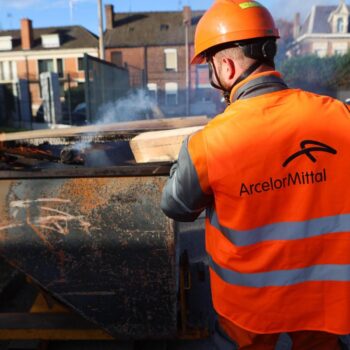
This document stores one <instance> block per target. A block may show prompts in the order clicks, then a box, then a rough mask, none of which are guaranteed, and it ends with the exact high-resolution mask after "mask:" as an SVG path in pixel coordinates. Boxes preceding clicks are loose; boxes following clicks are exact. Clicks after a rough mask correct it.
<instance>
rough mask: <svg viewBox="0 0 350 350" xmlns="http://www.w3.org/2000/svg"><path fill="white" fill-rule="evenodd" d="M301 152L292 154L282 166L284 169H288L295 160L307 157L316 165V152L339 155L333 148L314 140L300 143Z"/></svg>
mask: <svg viewBox="0 0 350 350" xmlns="http://www.w3.org/2000/svg"><path fill="white" fill-rule="evenodd" d="M300 148H301V150H300V151H298V152H295V153H294V154H292V155H291V156H290V157H289V158H287V159H286V160H285V162H284V163H283V164H282V166H283V167H286V166H287V165H288V164H289V163H290V162H292V161H293V160H294V159H296V158H298V157H300V156H303V155H305V156H306V157H308V158H309V159H310V160H311V161H312V162H313V163H316V161H317V159H316V158H315V157H314V155H313V153H315V152H327V153H331V154H337V151H336V150H335V149H334V148H332V147H331V146H328V145H326V144H325V143H322V142H319V141H313V140H304V141H301V142H300Z"/></svg>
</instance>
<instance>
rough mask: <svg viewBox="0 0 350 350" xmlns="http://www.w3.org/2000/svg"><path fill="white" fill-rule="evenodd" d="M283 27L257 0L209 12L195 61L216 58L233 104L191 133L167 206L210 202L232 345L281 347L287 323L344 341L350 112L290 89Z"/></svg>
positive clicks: (219, 3)
mask: <svg viewBox="0 0 350 350" xmlns="http://www.w3.org/2000/svg"><path fill="white" fill-rule="evenodd" d="M278 37H279V33H278V30H277V28H276V26H275V23H274V21H273V18H272V16H271V14H270V13H269V12H268V10H267V9H266V8H265V7H263V6H262V5H261V4H260V3H258V2H255V1H244V0H216V1H215V2H214V3H213V5H212V6H211V7H210V8H209V9H208V10H207V11H206V12H205V14H204V15H203V16H202V18H201V20H200V21H199V23H198V25H197V28H196V32H195V41H194V51H195V53H194V58H193V59H192V63H193V64H203V63H208V67H209V74H210V79H211V84H212V86H214V87H215V88H217V89H220V90H221V91H222V92H223V94H224V96H225V99H226V100H227V103H228V106H227V108H226V110H225V111H224V112H223V113H222V114H220V115H217V116H216V117H215V118H213V119H212V120H211V121H210V122H209V123H208V124H207V125H206V126H205V127H204V129H202V130H201V131H198V132H196V133H194V134H192V135H191V136H190V137H188V138H186V139H185V141H184V142H183V145H182V147H181V150H180V153H179V157H178V161H177V163H175V165H174V166H173V167H172V169H171V175H170V177H169V179H168V181H167V183H166V185H165V187H164V190H163V194H162V200H161V208H162V210H163V211H164V213H165V214H166V215H167V216H169V217H171V218H173V219H175V220H178V221H193V220H195V219H196V218H197V217H198V216H199V215H200V214H201V213H202V212H203V211H204V210H206V214H205V215H206V251H207V254H208V264H209V270H210V282H211V292H212V300H213V306H214V309H215V311H216V313H217V315H218V324H219V327H220V331H221V333H222V334H225V335H226V336H227V338H228V339H229V340H230V342H231V349H234V348H235V346H237V347H238V349H254V350H259V349H265V350H267V349H274V348H275V346H276V343H277V342H278V340H279V339H280V335H281V334H284V335H285V334H287V335H288V336H289V337H290V339H291V341H292V343H293V347H292V348H293V349H298V350H300V349H305V350H306V349H307V350H313V349H318V350H323V349H324V350H326V349H327V350H333V349H341V345H340V342H339V336H340V335H345V334H349V333H350V112H349V109H348V107H347V106H346V105H345V104H344V103H342V102H340V101H338V100H335V99H333V98H331V97H328V96H320V95H316V94H313V93H310V92H306V91H303V90H300V89H292V88H288V86H287V85H286V83H285V82H284V81H283V78H282V77H281V74H280V73H278V72H277V71H275V68H274V57H275V54H276V39H277V38H278ZM234 344H236V345H234ZM229 348H230V347H229Z"/></svg>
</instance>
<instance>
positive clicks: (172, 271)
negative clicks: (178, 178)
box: [0, 141, 179, 339]
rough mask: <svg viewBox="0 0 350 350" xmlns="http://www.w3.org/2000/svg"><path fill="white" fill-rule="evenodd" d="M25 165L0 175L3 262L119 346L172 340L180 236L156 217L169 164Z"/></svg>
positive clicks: (6, 169) (160, 215) (175, 326)
mask: <svg viewBox="0 0 350 350" xmlns="http://www.w3.org/2000/svg"><path fill="white" fill-rule="evenodd" d="M113 144H114V146H115V147H114V148H113V147H111V144H110V143H109V144H108V147H106V148H107V149H109V150H111V149H112V148H113V150H114V151H115V152H116V150H117V151H120V149H121V148H125V147H126V146H125V144H128V143H125V142H124V143H123V142H122V141H121V144H122V146H121V144H119V143H118V142H115V143H113ZM43 147H45V149H46V150H47V149H48V146H47V142H44V143H43ZM55 147H58V146H55ZM58 148H59V147H58ZM102 148H104V147H102ZM55 152H56V151H55V149H53V151H52V154H55ZM99 152H100V153H101V152H102V151H101V147H99ZM128 152H129V151H127V152H123V154H124V155H125V153H128ZM56 153H57V152H56ZM102 153H103V154H104V153H105V152H102ZM102 153H101V154H102ZM112 153H113V152H112ZM115 154H116V153H115ZM0 155H1V154H0ZM3 156H4V157H5V156H6V152H5V153H4V154H3ZM6 157H7V156H6ZM95 157H96V154H95ZM98 158H101V157H99V156H98ZM119 158H120V157H119ZM4 159H8V158H4ZM11 159H12V158H11ZM11 161H12V160H11ZM19 161H20V162H22V163H23V164H22V165H23V166H19V165H18V162H19ZM24 163H25V162H24V161H23V160H21V159H20V158H19V160H17V161H15V163H14V164H15V165H14V166H9V167H4V168H3V169H2V170H1V171H0V213H1V217H0V254H1V256H2V257H4V258H5V259H6V261H7V262H9V263H10V264H11V265H12V266H15V267H16V268H17V269H19V270H21V271H22V272H24V273H25V274H26V275H27V276H29V277H30V278H31V279H32V280H33V281H35V282H36V283H37V284H38V285H39V286H40V287H42V288H43V289H44V290H46V291H47V292H48V293H49V294H50V295H52V296H53V297H54V298H56V299H58V300H59V301H61V302H62V303H63V304H64V305H66V306H69V308H71V309H72V310H74V311H75V312H76V313H78V314H80V315H82V316H83V317H84V318H85V319H87V320H90V321H92V322H94V323H95V324H96V325H98V327H101V328H103V329H105V330H106V331H107V332H108V333H110V334H111V335H113V336H114V337H116V338H131V339H143V338H158V339H159V338H175V337H176V336H177V334H178V311H179V305H178V303H179V302H178V289H179V286H178V277H179V271H178V265H179V264H178V247H177V239H176V237H177V233H176V229H175V225H174V223H173V222H172V221H170V220H168V219H167V218H166V217H165V216H164V214H163V213H162V212H161V210H160V208H159V202H160V196H161V190H162V187H163V185H164V182H165V180H166V177H167V174H168V172H169V164H150V165H137V164H132V162H131V163H130V161H128V160H126V159H125V157H122V160H120V159H119V164H116V165H113V166H111V165H110V164H108V165H106V166H104V163H103V162H102V163H100V164H99V166H98V167H94V165H93V164H92V162H90V163H89V160H88V161H87V163H86V164H85V166H77V165H70V166H67V165H64V164H54V165H53V164H52V163H50V162H47V161H46V162H45V161H44V162H41V163H40V164H37V160H36V161H35V162H34V163H33V164H31V163H30V162H29V163H30V164H28V163H25V164H24Z"/></svg>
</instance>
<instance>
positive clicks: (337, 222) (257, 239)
mask: <svg viewBox="0 0 350 350" xmlns="http://www.w3.org/2000/svg"><path fill="white" fill-rule="evenodd" d="M208 217H209V220H210V224H211V225H212V226H214V227H215V228H216V229H217V230H219V231H220V232H221V233H222V234H223V235H224V236H225V237H227V238H228V239H229V240H230V241H231V242H232V243H233V244H235V245H236V246H238V247H245V246H248V245H251V244H256V243H261V242H265V241H274V240H287V241H289V240H295V239H303V238H310V237H316V236H321V235H325V234H328V233H339V232H350V214H342V215H334V216H326V217H323V218H318V219H312V220H306V221H301V222H277V223H274V224H270V225H265V226H261V227H257V228H254V229H251V230H241V231H240V230H234V229H231V228H228V227H225V226H222V225H221V224H220V223H219V220H218V217H217V214H216V212H215V210H214V209H212V210H211V211H210V212H208ZM349 254H350V252H349Z"/></svg>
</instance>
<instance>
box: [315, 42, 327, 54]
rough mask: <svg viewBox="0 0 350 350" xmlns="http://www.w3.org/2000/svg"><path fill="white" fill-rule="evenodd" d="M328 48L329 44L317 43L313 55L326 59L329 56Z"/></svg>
mask: <svg viewBox="0 0 350 350" xmlns="http://www.w3.org/2000/svg"><path fill="white" fill-rule="evenodd" d="M327 48H328V43H327V42H316V43H314V44H313V53H314V54H316V55H317V56H318V57H325V56H327Z"/></svg>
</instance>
